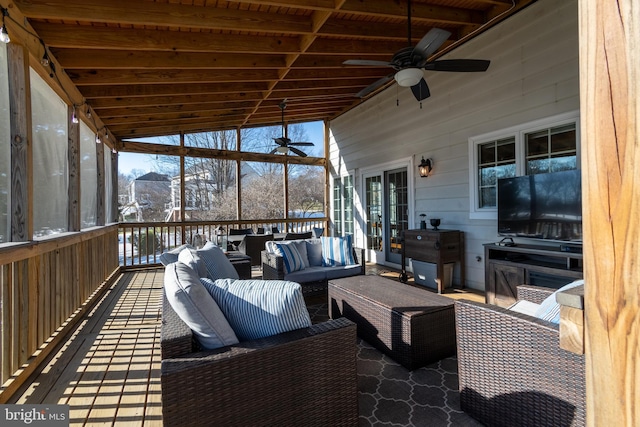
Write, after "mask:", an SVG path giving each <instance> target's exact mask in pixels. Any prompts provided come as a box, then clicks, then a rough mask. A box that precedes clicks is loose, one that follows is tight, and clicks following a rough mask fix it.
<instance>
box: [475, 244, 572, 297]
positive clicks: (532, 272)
mask: <svg viewBox="0 0 640 427" xmlns="http://www.w3.org/2000/svg"><path fill="white" fill-rule="evenodd" d="M565 246H569V245H564V244H563V245H561V246H543V245H529V244H521V243H518V244H517V245H516V246H503V245H500V244H499V243H487V244H485V245H484V260H485V266H484V274H485V299H486V302H487V303H488V304H495V305H499V306H501V307H508V306H510V305H511V304H513V303H514V302H516V299H517V287H518V286H519V285H525V284H526V285H535V286H544V287H549V288H556V289H557V288H560V287H561V286H563V285H565V284H567V283H569V282H572V281H574V280H577V279H582V277H583V276H582V251H581V250H580V251H577V248H580V249H581V247H580V246H578V245H571V246H572V248H571V250H565V249H566V248H565Z"/></svg>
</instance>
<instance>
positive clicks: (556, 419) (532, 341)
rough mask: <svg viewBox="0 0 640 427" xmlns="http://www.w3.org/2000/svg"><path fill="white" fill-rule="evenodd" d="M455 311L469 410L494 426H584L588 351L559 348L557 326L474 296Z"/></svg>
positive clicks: (464, 394)
mask: <svg viewBox="0 0 640 427" xmlns="http://www.w3.org/2000/svg"><path fill="white" fill-rule="evenodd" d="M526 288H529V289H524V287H523V289H522V290H519V295H520V296H523V295H536V296H535V297H534V298H532V299H534V301H532V302H538V301H540V298H543V297H544V294H545V292H537V291H536V290H535V289H533V287H526ZM546 294H547V295H548V294H549V293H548V291H547V292H546ZM455 313H456V335H457V340H458V374H459V382H460V404H461V407H462V409H463V410H464V411H465V412H467V413H468V414H470V415H471V416H472V417H474V418H476V419H477V420H479V421H481V422H483V423H485V424H487V425H491V426H505V427H506V426H531V427H542V426H554V427H558V426H584V425H585V376H584V370H585V368H584V366H585V365H584V356H580V355H576V354H573V353H570V352H567V351H565V350H562V349H560V346H559V334H558V326H557V325H554V324H551V323H549V322H545V321H542V320H539V319H536V318H533V317H531V316H527V315H524V314H519V313H514V312H511V311H509V310H506V309H504V308H500V307H497V306H491V305H487V304H482V303H476V302H471V301H456V303H455Z"/></svg>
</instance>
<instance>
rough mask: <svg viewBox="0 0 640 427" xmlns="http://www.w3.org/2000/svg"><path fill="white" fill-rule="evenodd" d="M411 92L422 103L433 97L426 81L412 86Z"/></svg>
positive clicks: (423, 80)
mask: <svg viewBox="0 0 640 427" xmlns="http://www.w3.org/2000/svg"><path fill="white" fill-rule="evenodd" d="M411 92H413V96H415V97H416V99H417V100H418V101H422V100H423V99H427V98H428V97H430V96H431V92H429V86H427V82H426V81H425V79H420V82H418V84H417V85H414V86H411Z"/></svg>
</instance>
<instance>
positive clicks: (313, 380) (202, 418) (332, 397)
mask: <svg viewBox="0 0 640 427" xmlns="http://www.w3.org/2000/svg"><path fill="white" fill-rule="evenodd" d="M356 351H357V344H356V325H355V324H354V323H352V322H350V321H348V320H346V319H337V320H330V321H327V322H323V323H319V324H315V325H313V326H311V327H309V328H305V329H298V330H294V331H290V332H286V333H282V334H279V335H275V336H271V337H268V338H262V339H256V340H252V341H245V342H240V343H239V344H236V345H232V346H227V347H222V348H218V349H216V350H209V351H198V349H197V348H196V344H195V340H194V338H193V335H192V332H191V330H190V329H189V327H188V326H187V325H186V324H185V323H184V322H183V321H182V320H181V319H180V318H179V317H178V315H177V314H176V312H175V311H174V310H173V309H172V307H171V305H170V304H169V303H168V300H167V298H166V297H164V301H163V305H162V327H161V354H162V367H161V375H160V378H161V385H162V417H163V424H164V425H165V426H236V425H237V426H243V427H244V426H275V425H279V426H285V425H300V426H302V425H304V426H322V427H324V426H357V425H358V400H357V399H358V392H357V377H356Z"/></svg>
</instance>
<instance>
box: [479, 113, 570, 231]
mask: <svg viewBox="0 0 640 427" xmlns="http://www.w3.org/2000/svg"><path fill="white" fill-rule="evenodd" d="M579 128H580V124H579V118H578V112H572V113H568V114H563V115H560V116H555V117H550V118H547V119H543V120H538V121H536V122H532V123H527V124H523V125H521V126H514V127H512V128H509V129H503V130H500V131H497V132H492V133H490V134H485V135H480V136H476V137H472V138H469V159H470V164H469V171H470V176H469V183H470V188H469V194H470V218H472V219H494V218H495V217H496V207H497V193H498V180H499V179H501V178H510V177H514V176H521V175H535V174H539V173H548V172H559V171H564V170H572V169H577V168H578V155H579V145H580V144H579Z"/></svg>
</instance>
